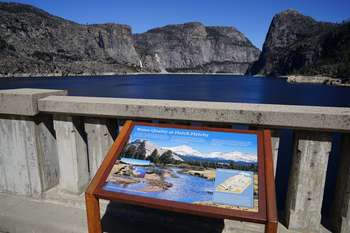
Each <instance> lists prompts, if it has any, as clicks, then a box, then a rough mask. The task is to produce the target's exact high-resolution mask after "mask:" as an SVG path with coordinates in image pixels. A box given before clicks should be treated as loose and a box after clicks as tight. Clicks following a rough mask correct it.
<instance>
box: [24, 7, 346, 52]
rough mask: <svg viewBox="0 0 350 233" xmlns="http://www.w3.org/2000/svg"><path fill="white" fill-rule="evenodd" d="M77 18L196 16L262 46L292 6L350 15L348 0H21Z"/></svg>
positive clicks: (143, 24)
mask: <svg viewBox="0 0 350 233" xmlns="http://www.w3.org/2000/svg"><path fill="white" fill-rule="evenodd" d="M18 2H22V3H28V4H31V5H35V6H37V7H40V8H42V9H44V10H46V11H48V12H50V13H52V14H54V15H57V16H60V17H63V18H66V19H70V20H73V21H75V22H79V23H83V24H85V23H105V22H114V23H122V24H128V25H130V26H131V27H132V28H133V31H134V32H144V31H146V30H148V29H150V28H153V27H159V26H163V25H166V24H174V23H184V22H189V21H200V22H202V23H204V24H206V25H224V26H235V27H236V28H237V29H238V30H240V31H241V32H243V33H244V34H245V35H246V36H247V37H248V38H249V39H250V40H251V41H252V42H253V44H254V45H256V46H257V47H259V48H261V47H262V44H263V42H264V40H265V36H266V32H267V30H268V27H269V24H270V22H271V19H272V17H273V15H274V14H276V13H278V12H280V11H282V10H285V9H288V8H293V9H296V10H299V11H300V12H301V13H303V14H305V15H309V16H312V17H314V18H315V19H317V20H321V21H330V22H341V21H342V20H344V19H350V13H349V12H350V1H349V0H238V1H234V0H172V1H171V0H126V1H125V0H123V1H121V0H119V1H117V0H88V1H86V0H85V1H84V0H70V1H68V0H20V1H18Z"/></svg>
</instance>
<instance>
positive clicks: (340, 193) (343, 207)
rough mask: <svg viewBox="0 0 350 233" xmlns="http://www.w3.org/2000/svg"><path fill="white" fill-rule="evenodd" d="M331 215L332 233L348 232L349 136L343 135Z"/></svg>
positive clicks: (349, 205) (349, 203) (349, 206)
mask: <svg viewBox="0 0 350 233" xmlns="http://www.w3.org/2000/svg"><path fill="white" fill-rule="evenodd" d="M331 213H332V214H331V218H332V227H333V230H334V232H337V233H348V232H350V134H343V139H342V144H341V152H340V159H339V167H338V175H337V183H336V187H335V196H334V201H333V206H332V211H331Z"/></svg>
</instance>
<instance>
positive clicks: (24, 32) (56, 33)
mask: <svg viewBox="0 0 350 233" xmlns="http://www.w3.org/2000/svg"><path fill="white" fill-rule="evenodd" d="M0 66H1V69H0V72H1V73H2V74H10V75H11V74H34V75H35V74H44V75H45V74H63V75H67V74H83V73H91V74H95V73H96V74H98V73H104V72H113V71H118V72H130V71H137V69H138V66H139V57H138V54H137V53H136V51H135V49H134V46H133V40H132V34H131V29H130V27H129V26H126V25H118V24H102V25H80V24H77V23H74V22H71V21H68V20H64V19H62V18H59V17H55V16H52V15H50V14H48V13H47V12H44V11H42V10H40V9H38V8H35V7H32V6H29V5H23V4H16V3H0Z"/></svg>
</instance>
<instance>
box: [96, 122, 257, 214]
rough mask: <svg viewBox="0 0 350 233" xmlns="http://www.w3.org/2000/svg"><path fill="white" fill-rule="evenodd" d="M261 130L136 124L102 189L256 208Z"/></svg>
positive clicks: (226, 207)
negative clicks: (259, 136) (246, 131)
mask: <svg viewBox="0 0 350 233" xmlns="http://www.w3.org/2000/svg"><path fill="white" fill-rule="evenodd" d="M258 167H259V163H258V135H257V134H255V133H241V132H226V131H224V132H221V131H211V130H200V129H186V128H172V127H158V126H153V125H137V124H136V125H134V127H133V128H132V130H131V133H130V135H129V138H128V142H127V143H126V145H125V146H124V148H123V150H122V152H121V154H120V155H119V157H118V158H117V159H116V160H115V162H114V164H113V167H112V169H111V171H110V173H109V175H108V176H107V178H106V180H105V182H104V184H103V186H102V189H103V190H104V191H107V192H112V193H123V194H129V195H136V196H142V197H149V198H156V199H163V200H169V201H176V202H180V203H190V204H195V205H201V206H211V207H220V208H225V209H237V210H245V211H249V212H258V210H259V208H258V206H259V179H258Z"/></svg>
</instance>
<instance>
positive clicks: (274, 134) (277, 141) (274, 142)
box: [271, 130, 280, 176]
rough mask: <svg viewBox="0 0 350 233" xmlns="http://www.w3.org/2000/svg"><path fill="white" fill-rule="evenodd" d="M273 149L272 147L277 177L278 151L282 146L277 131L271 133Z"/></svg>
mask: <svg viewBox="0 0 350 233" xmlns="http://www.w3.org/2000/svg"><path fill="white" fill-rule="evenodd" d="M271 144H272V145H271V147H272V158H273V171H274V175H275V176H276V169H277V161H278V150H279V146H280V137H279V134H278V132H277V131H274V130H272V131H271Z"/></svg>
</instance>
